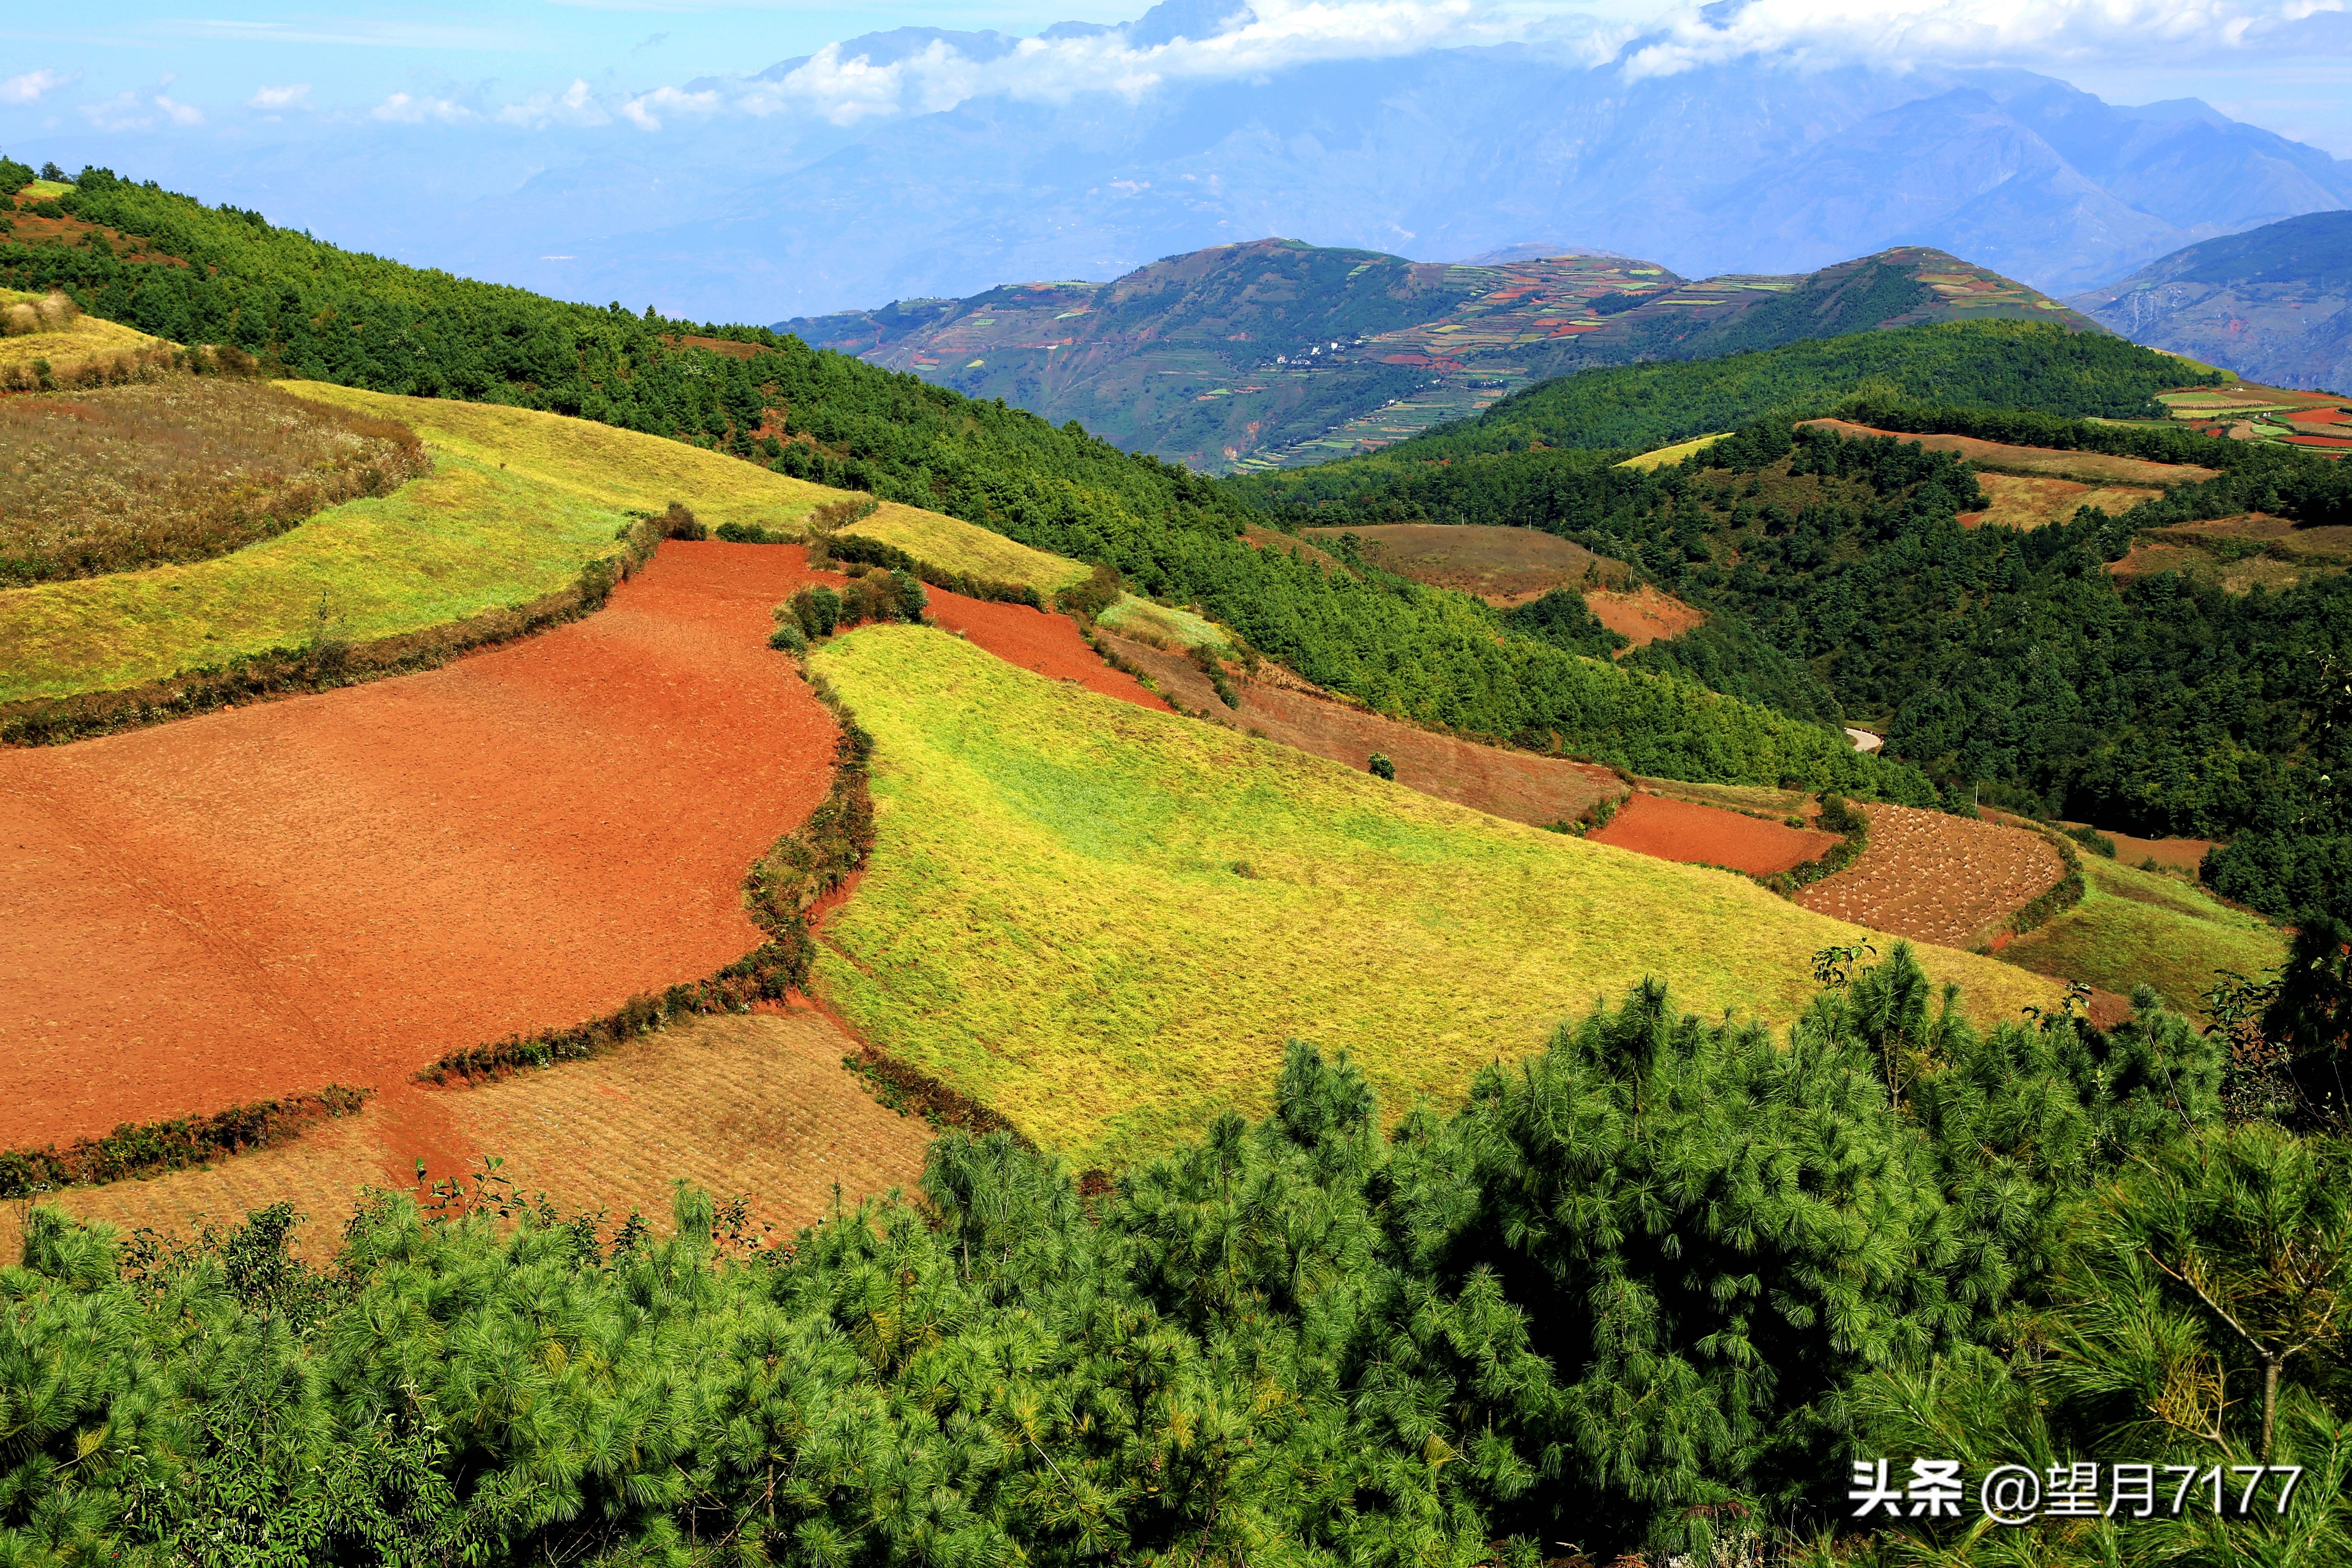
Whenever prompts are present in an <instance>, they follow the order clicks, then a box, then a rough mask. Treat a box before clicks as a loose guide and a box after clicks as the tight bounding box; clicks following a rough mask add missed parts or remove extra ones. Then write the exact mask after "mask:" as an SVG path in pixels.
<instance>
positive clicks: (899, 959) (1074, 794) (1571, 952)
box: [811, 626, 2053, 1164]
mask: <svg viewBox="0 0 2352 1568" xmlns="http://www.w3.org/2000/svg"><path fill="white" fill-rule="evenodd" d="M811 662H812V666H813V668H815V669H816V670H817V671H819V672H820V673H822V674H823V675H824V677H825V679H827V680H829V681H830V682H831V683H832V684H833V686H834V688H835V689H836V690H837V691H839V692H840V693H841V695H842V697H843V699H844V700H845V701H846V702H847V703H848V704H849V705H850V706H851V708H853V709H854V710H856V713H857V715H858V720H859V722H860V723H861V724H863V725H864V726H865V727H866V729H867V730H869V731H871V732H872V733H873V734H874V736H875V739H876V742H877V751H876V760H875V777H874V791H875V796H876V800H877V808H878V811H877V828H878V833H879V838H878V841H877V848H876V853H875V857H874V859H873V862H872V864H871V866H870V868H868V870H867V871H866V875H865V877H864V878H863V879H862V880H861V881H860V882H859V884H858V888H857V892H856V896H855V897H854V898H852V899H851V900H849V901H848V902H847V903H846V904H845V905H843V906H842V908H841V909H840V910H838V911H837V912H836V913H835V915H834V916H833V917H832V918H831V920H830V921H828V922H827V924H826V926H825V929H824V945H825V952H824V955H823V956H822V957H821V959H820V962H819V968H818V984H819V985H820V988H821V989H822V991H823V993H824V995H825V997H826V999H827V1000H828V1002H829V1003H830V1005H833V1006H835V1008H836V1009H837V1010H838V1011H839V1012H840V1013H841V1014H842V1016H844V1017H845V1018H846V1019H847V1020H848V1021H849V1022H850V1023H851V1024H852V1025H854V1026H856V1027H857V1028H858V1029H859V1030H860V1031H861V1032H862V1033H863V1034H865V1035H866V1037H867V1038H869V1039H871V1040H873V1041H874V1042H875V1043H876V1044H877V1045H878V1046H880V1047H882V1048H884V1049H885V1050H887V1051H888V1052H889V1053H890V1054H892V1055H893V1056H896V1057H898V1058H902V1059H905V1060H907V1061H909V1062H911V1063H913V1064H914V1065H916V1066H918V1067H920V1068H923V1069H924V1070H926V1071H929V1072H931V1073H933V1074H936V1075H937V1076H939V1077H940V1078H942V1079H946V1080H947V1081H948V1082H949V1083H950V1085H951V1086H953V1087H954V1088H956V1089H960V1090H961V1091H962V1092H964V1093H966V1094H969V1095H971V1096H972V1097H973V1098H975V1099H978V1100H982V1102H983V1103H986V1104H988V1105H991V1106H992V1107H994V1108H995V1109H996V1110H1000V1111H1002V1112H1003V1114H1005V1115H1007V1116H1009V1117H1011V1118H1012V1119H1013V1121H1015V1122H1016V1123H1017V1124H1018V1125H1020V1126H1021V1127H1023V1128H1024V1130H1025V1131H1028V1132H1030V1133H1031V1134H1032V1135H1033V1136H1034V1137H1037V1138H1039V1139H1041V1140H1043V1141H1045V1142H1050V1143H1052V1144H1054V1145H1055V1146H1056V1147H1057V1148H1060V1149H1062V1150H1063V1151H1064V1152H1066V1153H1067V1154H1069V1155H1070V1157H1071V1158H1072V1159H1073V1160H1075V1161H1076V1162H1077V1163H1081V1164H1087V1163H1104V1164H1108V1163H1118V1162H1120V1161H1124V1160H1127V1159H1131V1158H1134V1157H1136V1156H1139V1155H1140V1154H1143V1153H1146V1152H1150V1151H1152V1150H1155V1149H1160V1148H1164V1147H1166V1146H1167V1145H1168V1143H1169V1142H1171V1141H1172V1140H1174V1139H1175V1138H1177V1137H1180V1136H1181V1135H1183V1134H1185V1133H1187V1132H1189V1131H1193V1130H1196V1129H1197V1128H1199V1127H1201V1126H1202V1125H1203V1124H1205V1123H1206V1121H1208V1120H1209V1119H1211V1118H1212V1117H1213V1116H1214V1115H1215V1114H1217V1113H1218V1112H1219V1111H1221V1110H1225V1109H1228V1108H1235V1109H1240V1110H1245V1111H1256V1110H1263V1108H1264V1097H1265V1093H1266V1086H1267V1084H1268V1083H1269V1082H1270V1081H1271V1079H1270V1068H1271V1066H1272V1065H1273V1064H1274V1063H1275V1062H1276V1061H1278V1059H1279V1058H1280V1053H1281V1049H1282V1042H1283V1041H1284V1040H1285V1039H1286V1038H1288V1037H1305V1038H1311V1039H1313V1040H1315V1041H1316V1042H1317V1043H1318V1045H1320V1046H1322V1047H1324V1048H1325V1049H1326V1050H1331V1049H1342V1048H1343V1049H1346V1050H1348V1051H1349V1053H1350V1054H1351V1055H1352V1056H1353V1057H1354V1058H1355V1059H1356V1060H1358V1061H1359V1062H1361V1063H1362V1064H1363V1065H1364V1067H1365V1068H1366V1070H1367V1072H1368V1073H1369V1074H1370V1077H1371V1079H1372V1081H1373V1083H1374V1084H1375V1086H1376V1087H1377V1088H1378V1089H1380V1090H1381V1095H1382V1103H1383V1104H1384V1105H1385V1106H1386V1107H1387V1108H1388V1109H1389V1111H1390V1113H1391V1114H1397V1113H1400V1112H1402V1110H1403V1109H1404V1108H1405V1107H1407V1106H1409V1105H1410V1104H1412V1101H1413V1100H1415V1099H1416V1098H1419V1097H1423V1096H1427V1097H1430V1098H1433V1099H1438V1100H1445V1099H1450V1098H1451V1097H1453V1096H1454V1095H1457V1094H1458V1093H1460V1092H1461V1087H1462V1085H1463V1084H1465V1082H1466V1081H1467V1075H1468V1073H1469V1071H1470V1070H1471V1068H1474V1067H1475V1066H1476V1065H1478V1064H1481V1063H1485V1062H1488V1061H1491V1060H1493V1059H1494V1058H1495V1057H1496V1054H1498V1053H1500V1054H1504V1055H1509V1054H1512V1053H1516V1052H1517V1051H1520V1050H1524V1049H1527V1048H1529V1047H1532V1046H1533V1045H1535V1044H1536V1043H1537V1042H1538V1041H1539V1040H1540V1039H1541V1038H1542V1037H1544V1034H1545V1032H1546V1031H1547V1030H1548V1029H1549V1028H1550V1027H1551V1026H1553V1025H1554V1024H1555V1023H1556V1022H1557V1021H1558V1020H1559V1018H1560V1017H1561V1016H1564V1015H1566V1014H1569V1013H1572V1012H1576V1011H1580V1010H1581V1009H1582V1008H1584V1007H1586V1006H1587V1005H1590V1004H1591V1001H1592V1000H1593V998H1594V997H1596V996H1601V995H1609V994H1616V993H1617V992H1619V991H1621V990H1622V988H1623V987H1624V986H1625V985H1626V984H1630V983H1631V982H1632V981H1633V980H1634V979H1636V978H1638V977H1639V976H1640V975H1642V974H1643V973H1651V974H1656V975H1658V976H1660V977H1661V978H1663V979H1665V980H1667V981H1668V982H1669V983H1670V984H1673V986H1674V987H1675V993H1676V994H1677V995H1678V996H1680V997H1682V998H1683V999H1685V1003H1686V1005H1689V1006H1690V1007H1692V1008H1693V1009H1694V1010H1696V1011H1697V1012H1700V1013H1702V1014H1709V1013H1712V1012H1715V1011H1717V1010H1719V1009H1721V1008H1723V1007H1726V1006H1735V1005H1755V1006H1759V1007H1761V1008H1762V1009H1764V1010H1765V1011H1766V1012H1767V1013H1769V1015H1770V1016H1773V1017H1775V1018H1780V1019H1785V1018H1786V1017H1789V1016H1793V1015H1794V1013H1795V1012H1796V1011H1797V1010H1799V1009H1800V1008H1801V1007H1802V1006H1803V1005H1804V1003H1805V999H1806V998H1807V997H1808V996H1809V995H1811V993H1812V989H1813V981H1812V976H1811V954H1812V953H1813V952H1815V951H1817V950H1818V949H1820V948H1822V947H1824V946H1827V945H1830V944H1831V943H1832V942H1842V941H1851V940H1853V939H1854V934H1855V933H1854V928H1853V927H1852V926H1849V925H1845V924H1843V923H1841V922H1839V921H1832V920H1827V919H1824V918H1822V917H1821V916H1819V915H1816V914H1814V913H1811V912H1810V911H1808V910H1801V909H1799V908H1797V907H1795V906H1793V905H1790V904H1789V903H1787V902H1785V901H1783V900H1780V899H1777V898H1775V897H1773V896H1772V895H1771V894H1769V893H1767V892H1765V891H1764V890H1763V889H1760V888H1758V887H1756V886H1755V885H1754V884H1753V883H1751V882H1749V881H1748V880H1747V879H1744V878H1738V877H1734V876H1729V875H1727V874H1725V873H1722V872H1716V871H1706V870H1701V869H1697V868H1685V867H1679V866H1673V865H1669V864H1666V863H1664V862H1661V861H1656V860H1651V859H1646V858H1643V857H1640V856H1635V855H1630V854H1627V853H1625V852H1623V851H1621V850H1614V849H1611V848H1608V847H1604V846H1601V845H1594V844H1587V843H1582V842H1580V841H1578V840H1575V839H1572V838H1568V837H1562V836H1559V835H1556V834H1549V833H1542V832H1538V831H1537V830H1534V829H1532V828H1525V827H1520V826H1516V825H1514V824H1509V823H1504V822H1499V821H1496V819H1495V818H1493V817H1490V816H1483V815H1480V814H1477V813H1473V812H1467V811H1465V810H1463V809H1462V808H1460V807H1458V806H1455V805H1449V804H1446V803H1445V802H1443V801H1438V800H1433V799H1430V798H1428V797H1426V796H1423V795H1419V794H1417V793H1415V792H1413V791H1412V790H1409V789H1404V788H1402V787H1399V786H1398V785H1394V784H1385V783H1383V782H1381V781H1380V780H1378V779H1375V778H1372V777H1370V776H1369V775H1368V774H1366V773H1363V772H1362V771H1360V769H1358V768H1346V767H1340V766H1337V765H1334V764H1332V763H1327V762H1324V761H1322V760H1321V759H1319V758H1314V757H1307V756H1303V755H1300V754H1299V753H1297V752H1293V751H1291V750H1289V749H1287V748H1285V747H1281V746H1276V745H1273V744H1271V743H1269V742H1263V741H1256V740H1253V739H1250V738H1248V737H1245V736H1243V735H1238V734H1235V733H1234V732H1233V731H1228V730H1225V729H1223V728H1219V727H1213V726H1210V725H1205V724H1202V723H1199V722H1197V721H1192V720H1188V719H1181V718H1175V717H1171V716H1169V715H1165V714H1158V713H1152V712H1149V711H1146V710H1144V709H1142V708H1140V707H1138V706H1135V705H1133V704H1131V703H1125V702H1118V701H1114V700H1109V699H1107V698H1102V697H1097V696H1095V695H1093V694H1091V693H1086V692H1082V691H1079V690H1077V689H1074V688H1071V687H1068V686H1065V685H1060V684H1057V683H1055V682H1054V681H1050V680H1046V679H1040V678H1038V677H1036V676H1033V675H1030V674H1027V673H1025V672H1024V671H1021V670H1018V669H1014V668H1011V667H1009V666H1007V665H1005V664H1003V663H1002V662H1000V661H997V660H994V659H992V658H989V657H988V656H987V655H986V654H985V653H983V652H982V651H981V650H980V649H978V648H976V647H970V646H968V645H966V644H964V643H961V642H960V641H958V640H956V639H955V638H953V637H947V636H945V635H943V634H941V633H940V632H936V631H930V630H926V629H923V628H919V627H908V626H898V627H892V626H874V627H866V628H863V629H861V630H859V631H856V632H854V633H852V634H850V635H848V636H846V637H841V638H838V639H836V640H835V641H834V642H832V643H830V644H827V645H826V646H825V647H823V648H821V649H819V650H818V651H817V652H816V653H815V654H814V655H813V656H812V660H811ZM1923 958H1924V961H1925V962H1926V963H1927V965H1928V968H1929V970H1930V971H1931V973H1935V974H1936V975H1937V977H1938V978H1949V979H1952V980H1956V981H1958V982H1960V983H1961V984H1963V985H1964V986H1965V988H1966V992H1967V996H1968V999H1969V1006H1971V1007H1972V1008H1977V1009H1981V1011H1982V1015H1983V1016H1986V1017H1996V1016H2014V1014H2015V1011H2016V1009H2017V1008H2018V1007H2019V1006H2021V1005H2024V1004H2025V1003H2027V1002H2033V1001H2042V1000H2045V999H2047V998H2048V997H2049V996H2051V995H2052V994H2053V991H2052V989H2051V987H2050V984H2049V983H2048V982H2047V981H2044V980H2042V978H2041V977H2039V976H2033V975H2029V974H2027V973H2025V972H2024V971H2021V970H2019V969H2016V968H2014V967H2013V966H2010V965H2006V964H2000V963H1994V962H1991V961H1989V960H1984V959H1979V958H1975V957H1972V956H1970V955H1969V954H1966V953H1959V952H1943V951H1933V950H1931V951H1927V952H1925V953H1924V954H1923Z"/></svg>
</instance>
